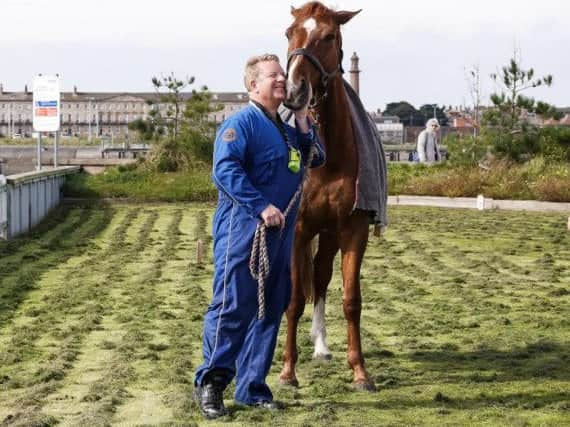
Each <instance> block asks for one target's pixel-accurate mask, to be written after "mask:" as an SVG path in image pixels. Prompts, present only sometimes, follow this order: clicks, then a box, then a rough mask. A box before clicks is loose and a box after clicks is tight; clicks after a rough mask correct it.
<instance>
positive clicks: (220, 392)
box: [194, 382, 226, 420]
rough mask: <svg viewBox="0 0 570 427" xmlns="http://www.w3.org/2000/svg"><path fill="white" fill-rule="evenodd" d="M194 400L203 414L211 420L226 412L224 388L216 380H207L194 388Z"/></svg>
mask: <svg viewBox="0 0 570 427" xmlns="http://www.w3.org/2000/svg"><path fill="white" fill-rule="evenodd" d="M194 400H196V402H197V403H198V405H199V406H200V410H201V411H202V415H204V417H206V418H207V419H209V420H212V419H214V418H218V417H222V416H224V415H225V414H226V408H225V407H224V389H223V387H221V386H220V385H219V384H217V383H215V382H205V383H204V384H202V386H198V385H197V386H196V387H195V389H194Z"/></svg>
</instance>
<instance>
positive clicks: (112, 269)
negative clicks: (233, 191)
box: [43, 208, 158, 425]
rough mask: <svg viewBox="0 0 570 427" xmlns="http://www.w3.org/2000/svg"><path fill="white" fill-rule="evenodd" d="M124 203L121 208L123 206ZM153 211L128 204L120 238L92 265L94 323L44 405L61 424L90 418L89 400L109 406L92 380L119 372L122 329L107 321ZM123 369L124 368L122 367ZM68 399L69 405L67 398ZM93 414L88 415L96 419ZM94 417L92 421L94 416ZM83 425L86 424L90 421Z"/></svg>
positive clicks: (142, 246) (145, 241) (138, 253)
mask: <svg viewBox="0 0 570 427" xmlns="http://www.w3.org/2000/svg"><path fill="white" fill-rule="evenodd" d="M122 209H125V208H122ZM157 217H158V213H156V212H152V211H148V210H141V209H135V208H127V213H126V215H125V219H124V221H123V223H122V224H121V226H119V227H118V230H117V232H118V234H119V235H120V236H121V240H116V244H113V245H111V248H112V250H111V251H110V252H109V253H108V254H107V255H108V256H106V257H103V258H101V259H100V263H99V264H97V265H95V266H94V269H95V271H92V272H91V274H92V278H93V279H95V280H96V281H97V282H98V283H100V285H102V286H103V287H104V292H105V294H104V295H99V296H98V298H97V300H98V305H99V306H100V307H101V312H100V318H99V323H98V327H97V328H96V329H94V330H92V331H90V333H89V334H88V335H86V337H85V338H84V340H83V342H82V346H81V354H80V356H79V357H78V359H77V361H76V363H74V366H73V368H72V369H71V370H70V372H69V375H68V376H67V378H66V379H65V381H64V382H63V383H62V384H61V387H60V389H59V390H58V393H56V394H54V395H52V396H50V398H49V400H48V401H47V404H46V405H45V407H44V408H43V411H44V412H45V413H47V414H49V415H50V416H53V417H55V418H56V419H57V420H58V422H60V423H62V424H63V425H78V424H76V422H75V421H73V420H74V418H75V417H77V416H78V415H83V416H85V417H86V419H87V420H89V419H90V418H89V415H90V412H89V411H90V409H92V407H93V406H95V407H97V408H98V409H99V406H104V407H106V406H108V404H109V403H108V402H106V401H103V402H100V400H101V399H100V395H99V394H98V390H97V388H96V387H95V388H93V384H97V383H98V382H99V381H101V380H102V378H103V380H104V381H113V376H114V375H115V373H114V372H110V371H111V370H113V371H116V372H117V373H121V371H120V367H118V366H115V364H114V358H115V354H114V353H115V352H114V349H115V347H116V344H115V343H116V342H118V341H119V340H120V339H121V337H122V335H123V334H124V331H122V330H121V328H120V327H117V326H116V323H115V322H114V321H112V319H113V317H115V316H116V315H117V312H116V308H117V307H116V300H117V298H118V297H117V295H121V294H122V293H123V288H122V286H123V285H124V282H125V280H126V278H125V277H124V276H123V275H122V271H123V269H124V268H128V266H130V265H131V264H132V263H137V261H138V260H139V258H140V257H141V256H144V253H145V249H146V246H147V244H148V243H149V242H150V241H151V232H152V228H153V227H154V224H155V222H156V219H157ZM117 375H118V376H120V375H119V374H117ZM123 375H124V373H123ZM70 402H72V403H73V404H72V405H69V403H70ZM95 419H96V417H95V418H93V420H95ZM93 422H95V421H93ZM80 424H82V425H100V424H91V421H89V422H87V423H84V422H83V421H81V422H80Z"/></svg>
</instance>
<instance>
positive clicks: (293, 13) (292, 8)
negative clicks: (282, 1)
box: [291, 6, 297, 16]
mask: <svg viewBox="0 0 570 427" xmlns="http://www.w3.org/2000/svg"><path fill="white" fill-rule="evenodd" d="M296 14H297V9H295V6H291V15H293V16H295V15H296Z"/></svg>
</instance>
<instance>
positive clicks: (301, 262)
mask: <svg viewBox="0 0 570 427" xmlns="http://www.w3.org/2000/svg"><path fill="white" fill-rule="evenodd" d="M301 229H302V226H301V225H300V223H299V222H298V223H297V227H296V230H295V240H294V243H293V254H292V258H291V282H292V288H291V301H290V302H289V307H288V308H287V313H286V316H287V338H286V340H285V349H284V351H283V369H282V370H281V373H280V374H279V383H280V384H283V385H291V386H294V387H298V386H299V381H298V380H297V375H296V373H295V364H296V363H297V359H298V357H299V353H298V350H297V327H298V325H299V319H300V318H301V315H302V314H303V311H304V310H305V301H306V298H307V297H308V296H309V295H310V293H308V291H309V289H308V287H312V281H311V278H310V274H311V270H312V269H311V265H312V254H311V246H310V241H311V239H310V237H309V236H306V235H304V234H303V233H302V232H301ZM311 293H312V292H311Z"/></svg>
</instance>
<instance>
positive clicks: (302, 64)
mask: <svg viewBox="0 0 570 427" xmlns="http://www.w3.org/2000/svg"><path fill="white" fill-rule="evenodd" d="M358 12H360V10H358V11H356V12H348V11H338V12H337V11H334V10H331V9H329V8H327V7H326V6H324V5H323V4H321V3H319V2H316V1H313V2H309V3H307V4H305V5H303V6H302V7H300V8H298V9H295V8H294V7H292V8H291V14H292V15H293V18H294V21H293V23H292V24H291V26H290V27H289V28H287V31H286V32H285V34H286V36H287V39H288V40H289V48H288V51H287V97H286V99H285V102H284V104H285V106H286V107H288V108H290V109H291V110H299V109H301V108H303V107H304V106H305V105H307V103H309V101H310V100H311V98H312V97H313V96H315V97H317V96H318V95H320V96H321V97H324V96H326V93H327V88H328V85H329V82H330V81H331V79H332V78H334V77H336V76H337V75H340V74H342V72H343V70H342V38H341V34H340V26H341V25H343V24H345V23H347V22H348V21H349V20H350V19H351V18H352V17H353V16H354V15H356V14H357V13H358Z"/></svg>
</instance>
